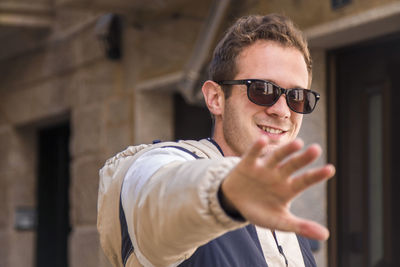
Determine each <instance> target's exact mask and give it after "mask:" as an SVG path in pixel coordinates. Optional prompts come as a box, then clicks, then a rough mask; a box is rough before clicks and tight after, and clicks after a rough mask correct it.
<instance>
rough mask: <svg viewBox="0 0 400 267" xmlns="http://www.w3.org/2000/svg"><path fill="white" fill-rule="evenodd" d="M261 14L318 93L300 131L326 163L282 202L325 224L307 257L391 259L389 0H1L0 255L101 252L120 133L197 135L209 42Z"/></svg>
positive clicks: (41, 257)
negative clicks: (331, 171)
mask: <svg viewBox="0 0 400 267" xmlns="http://www.w3.org/2000/svg"><path fill="white" fill-rule="evenodd" d="M266 13H282V14H285V15H287V16H289V17H291V18H292V19H293V20H294V21H295V23H296V24H297V25H298V26H299V27H300V28H301V29H302V30H303V31H304V32H305V34H306V36H307V38H308V40H309V45H310V49H311V54H312V57H313V83H312V86H311V87H312V88H313V89H314V90H316V91H318V92H319V93H320V94H321V101H320V102H319V104H318V106H317V108H316V110H315V111H314V113H313V114H312V115H309V116H305V117H304V122H303V127H302V130H301V132H300V137H301V138H303V139H304V140H305V143H306V144H311V143H313V142H317V143H319V144H321V145H322V147H323V150H324V154H323V156H322V158H321V159H319V160H318V162H316V163H315V164H316V165H318V164H322V163H324V162H328V161H329V162H333V163H334V164H336V166H337V169H338V171H337V175H336V177H335V178H334V179H332V180H331V181H330V182H328V183H324V184H321V185H318V186H316V187H314V188H312V189H309V190H307V191H306V192H305V193H304V194H302V195H301V196H300V197H299V198H298V199H297V200H296V201H295V202H294V203H293V205H292V209H293V212H294V213H295V214H298V215H301V216H304V217H307V218H311V219H313V220H316V221H318V222H320V223H322V224H324V225H327V226H328V227H329V229H330V230H331V238H330V239H329V241H327V242H319V243H318V242H313V243H312V244H313V247H314V250H315V256H316V260H317V262H318V266H322V267H323V266H329V267H345V266H352V267H353V266H371V267H372V266H396V263H397V264H398V260H397V259H396V258H395V257H394V253H395V251H397V250H398V247H399V246H398V245H397V244H396V243H395V242H394V239H395V237H396V236H400V234H399V231H398V230H397V229H395V226H396V225H398V224H397V223H399V216H398V215H397V214H396V212H395V211H396V205H395V203H397V202H396V201H397V198H398V197H397V195H396V190H397V189H398V188H399V182H398V181H396V179H395V178H396V174H395V171H394V166H395V165H396V162H395V156H394V151H396V148H398V147H399V142H398V141H397V140H396V139H395V136H397V135H396V134H397V129H396V127H394V125H395V122H396V119H397V118H396V111H395V109H394V108H395V106H396V105H395V103H394V100H395V99H397V98H396V96H397V94H398V91H399V90H397V91H396V88H398V89H400V81H399V78H398V77H399V75H398V74H397V70H398V69H399V68H398V67H399V66H400V54H399V52H398V50H399V49H398V47H400V46H399V45H400V41H399V40H400V2H399V1H396V0H347V1H346V0H341V1H334V0H280V1H277V0H269V1H261V0H242V1H238V0H204V1H192V0H190V1H184V0H168V1H167V0H149V1H140V0H131V1H127V0H116V1H105V0H85V1H80V0H40V1H34V2H32V1H27V0H2V1H1V2H0V40H1V42H0V48H1V49H0V77H1V79H0V247H1V248H2V249H1V250H0V266H1V267H3V266H7V267H8V266H10V267H17V266H28V267H29V266H73V267H78V266H85V267H86V266H109V264H108V262H107V260H106V259H105V257H104V255H103V253H102V251H101V248H100V246H99V240H98V235H97V230H96V206H97V189H98V170H99V169H100V168H101V166H102V164H103V163H104V161H105V160H106V159H107V158H109V157H111V156H112V155H113V154H115V153H116V152H118V151H120V150H122V149H124V148H125V147H126V146H128V145H131V144H138V143H147V142H151V141H152V140H155V139H160V140H171V139H176V138H201V137H207V136H208V135H209V134H210V127H211V122H210V119H209V114H208V112H207V111H206V110H205V108H204V105H203V104H202V98H201V94H200V88H201V82H202V81H204V79H206V75H205V70H206V68H207V63H208V61H209V59H210V56H211V53H212V50H213V47H214V46H215V44H216V41H217V40H218V39H219V38H220V37H221V36H222V34H223V32H224V30H226V28H227V27H228V26H229V25H230V24H231V22H232V21H233V20H234V19H235V18H237V17H239V16H242V15H246V14H266ZM397 180H399V179H397Z"/></svg>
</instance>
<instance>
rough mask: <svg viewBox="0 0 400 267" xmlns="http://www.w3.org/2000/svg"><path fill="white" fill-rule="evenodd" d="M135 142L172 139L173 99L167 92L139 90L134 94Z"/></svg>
mask: <svg viewBox="0 0 400 267" xmlns="http://www.w3.org/2000/svg"><path fill="white" fill-rule="evenodd" d="M134 107H135V111H134V114H135V118H134V123H135V126H134V130H135V143H151V142H152V141H153V140H156V139H158V140H164V141H165V140H172V138H173V137H174V133H173V99H172V95H171V94H169V93H167V92H157V91H152V92H139V93H137V94H136V95H135V106H134Z"/></svg>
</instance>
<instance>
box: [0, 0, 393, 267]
mask: <svg viewBox="0 0 400 267" xmlns="http://www.w3.org/2000/svg"><path fill="white" fill-rule="evenodd" d="M57 2H63V1H57ZM64 2H68V1H64ZM244 2H246V4H245V8H243V9H242V10H241V11H240V12H239V13H237V14H236V13H235V14H230V15H229V14H228V16H227V19H226V23H225V24H226V25H228V24H229V23H228V21H229V20H232V19H233V17H235V16H237V15H243V14H249V13H269V12H282V11H283V13H285V14H286V15H289V16H291V17H292V18H293V19H294V20H295V22H296V23H297V24H299V25H300V27H301V28H303V29H305V28H307V27H311V26H314V25H317V24H319V23H323V22H327V21H331V20H335V19H337V18H339V17H343V16H347V15H351V14H356V13H358V12H361V11H363V10H366V9H370V8H374V7H376V6H377V5H383V4H385V3H389V2H394V0H365V1H364V0H354V1H352V3H351V4H350V5H348V6H345V7H343V8H341V9H338V10H331V9H330V4H329V3H330V1H318V0H305V1H289V0H282V1H250V0H249V1H244ZM210 4H211V1H196V3H193V5H185V6H182V8H180V9H179V10H176V11H175V12H171V13H169V14H164V15H162V16H159V17H157V16H153V17H146V16H144V17H146V18H147V19H145V20H141V19H134V18H131V19H128V20H126V21H125V22H124V23H125V24H124V25H125V26H124V30H123V58H122V60H120V61H111V60H109V59H107V58H106V56H105V54H104V51H103V47H102V46H101V44H100V42H99V40H98V39H97V38H96V36H95V34H94V27H95V24H96V21H97V19H98V17H99V15H100V14H102V13H103V11H99V10H95V11H93V10H90V9H86V10H79V9H67V8H60V9H57V12H55V14H54V16H55V17H54V19H55V20H54V21H55V24H54V25H53V27H52V29H51V30H50V32H49V33H48V34H47V35H46V36H45V37H43V39H42V40H41V41H40V42H36V43H35V45H34V46H32V45H30V46H27V47H28V48H29V49H27V50H26V51H24V52H23V53H19V54H16V55H13V56H8V57H7V56H2V57H1V59H0V73H1V77H2V79H1V81H0V247H1V250H0V267H3V266H7V267H8V266H10V267H14V266H27V267H29V266H33V265H34V257H35V232H34V231H16V230H15V229H14V222H15V217H14V216H15V209H16V208H18V207H20V206H26V207H33V208H34V207H35V205H36V203H35V201H36V196H35V194H36V179H37V177H36V171H37V170H36V168H37V167H36V164H37V159H36V157H37V156H36V154H37V147H36V146H37V145H36V142H37V131H38V129H40V128H41V127H44V126H49V125H52V124H54V123H57V122H61V121H69V123H70V126H71V139H70V142H71V143H70V154H71V166H70V170H71V171H70V173H71V177H70V178H71V183H70V204H71V206H70V215H71V226H72V232H71V235H70V239H69V259H70V266H73V267H78V266H85V267H86V266H109V264H108V263H107V261H106V259H105V257H104V255H103V253H102V251H101V249H100V246H99V241H98V235H97V231H96V205H97V188H98V170H99V169H100V168H101V166H102V164H103V163H104V161H105V160H106V159H107V158H109V157H110V156H112V155H113V154H115V153H116V152H118V151H120V150H122V149H124V148H125V147H126V146H128V145H129V144H135V143H142V142H151V141H152V140H153V139H162V140H168V139H173V138H174V132H173V131H174V129H173V111H174V110H173V108H174V107H173V99H172V94H171V92H172V91H174V88H169V90H164V91H161V90H158V88H157V86H153V87H151V90H148V89H143V88H149V86H147V85H148V84H152V81H154V80H157V79H160V77H161V80H162V78H163V77H167V76H168V75H175V74H176V73H178V74H179V73H180V72H182V70H184V68H185V66H186V63H187V60H188V59H189V58H190V57H191V55H192V52H193V47H194V43H195V42H196V40H197V37H198V34H199V32H200V29H201V27H202V25H203V23H204V20H205V19H206V17H207V12H208V10H209V8H210ZM236 12H237V11H236ZM128 13H129V12H128ZM132 17H133V16H132ZM224 29H225V28H224ZM224 29H221V33H222V30H224ZM24 40H25V39H24ZM3 55H4V54H3ZM312 55H313V58H314V75H313V77H314V81H313V84H312V88H315V89H316V90H317V91H318V92H319V93H320V94H321V96H322V100H321V102H320V103H319V104H318V108H317V109H316V111H315V113H313V114H312V115H310V116H306V117H305V119H304V122H303V127H302V130H301V132H300V137H302V138H303V139H304V140H305V142H306V143H307V144H310V143H311V142H317V143H319V144H321V145H322V147H323V149H324V152H325V154H323V156H322V158H321V159H320V160H319V161H318V162H317V163H316V164H322V163H323V162H325V161H326V160H327V156H326V148H327V144H326V142H327V141H326V138H327V130H326V128H327V126H326V113H327V111H326V107H327V102H326V101H327V100H326V99H327V92H326V74H325V69H326V62H325V51H323V50H313V51H312ZM178 77H179V75H178ZM144 85H146V86H144ZM138 88H142V90H137V89H138ZM310 203H311V204H312V205H313V208H312V209H310V208H309V206H310ZM293 210H294V212H295V213H296V214H299V215H301V216H305V217H307V218H311V219H314V220H317V221H318V222H320V223H322V224H326V220H327V218H326V217H327V212H326V210H327V209H326V184H321V185H320V186H317V187H315V188H313V189H310V190H308V191H307V192H306V194H304V195H302V196H301V197H299V199H298V201H296V202H295V203H294V204H293ZM20 251H23V253H24V255H23V257H21V255H20ZM326 255H327V252H326V244H325V243H321V250H319V252H317V254H316V258H317V262H318V264H319V265H318V266H326V258H327V256H326Z"/></svg>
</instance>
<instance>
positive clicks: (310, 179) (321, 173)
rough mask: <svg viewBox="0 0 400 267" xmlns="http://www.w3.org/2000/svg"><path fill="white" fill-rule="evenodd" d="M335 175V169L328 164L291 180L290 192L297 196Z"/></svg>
mask: <svg viewBox="0 0 400 267" xmlns="http://www.w3.org/2000/svg"><path fill="white" fill-rule="evenodd" d="M334 174H335V167H334V166H333V165H331V164H328V165H326V166H324V167H322V168H318V169H314V170H310V171H308V172H305V173H303V174H301V175H300V176H298V177H296V178H294V179H293V180H292V190H293V192H294V193H295V194H298V193H300V192H302V191H304V190H305V189H307V188H308V187H310V186H312V185H313V184H316V183H319V182H321V181H323V180H326V179H329V178H331V177H332V176H333V175H334Z"/></svg>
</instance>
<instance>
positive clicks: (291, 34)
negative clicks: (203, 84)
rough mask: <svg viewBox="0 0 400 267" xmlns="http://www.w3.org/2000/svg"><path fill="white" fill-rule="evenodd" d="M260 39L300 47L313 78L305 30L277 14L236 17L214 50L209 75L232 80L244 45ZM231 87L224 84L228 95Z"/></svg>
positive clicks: (219, 79)
mask: <svg viewBox="0 0 400 267" xmlns="http://www.w3.org/2000/svg"><path fill="white" fill-rule="evenodd" d="M258 40H266V41H274V42H278V43H279V44H281V45H282V46H284V47H294V48H296V49H298V50H299V51H300V52H301V53H302V54H303V56H304V61H305V62H306V65H307V71H308V75H309V80H310V81H311V72H312V61H311V57H310V52H309V50H308V46H307V41H306V39H305V37H304V35H303V33H302V32H301V31H300V30H299V29H298V28H297V27H296V26H295V25H294V24H293V22H292V21H291V20H290V19H289V18H287V17H285V16H282V15H277V14H270V15H266V16H260V15H251V16H246V17H242V18H240V19H239V20H237V21H236V23H235V24H234V25H232V26H231V27H230V28H229V29H228V31H227V32H226V34H225V36H224V37H223V39H222V40H221V41H220V42H219V43H218V45H217V47H216V48H215V50H214V54H213V58H212V61H211V63H210V67H209V78H210V79H211V80H213V81H222V80H231V79H233V78H234V77H235V76H236V74H237V71H238V70H237V66H236V58H237V56H238V55H239V54H240V52H241V51H242V50H243V49H244V48H245V47H247V46H249V45H251V44H253V43H255V42H256V41H258ZM229 88H230V87H226V86H223V90H224V93H225V98H228V97H229V96H230V92H231V90H229Z"/></svg>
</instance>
